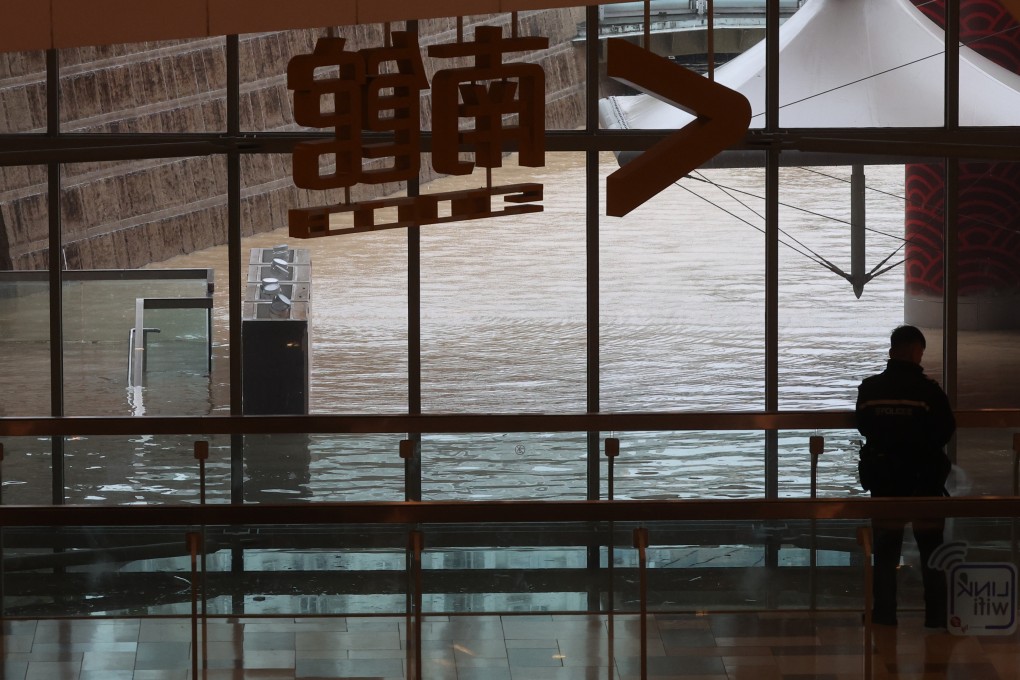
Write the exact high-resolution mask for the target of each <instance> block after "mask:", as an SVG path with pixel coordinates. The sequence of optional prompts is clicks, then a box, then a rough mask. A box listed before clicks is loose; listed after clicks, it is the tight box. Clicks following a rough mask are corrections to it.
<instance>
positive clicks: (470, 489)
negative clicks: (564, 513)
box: [421, 432, 587, 501]
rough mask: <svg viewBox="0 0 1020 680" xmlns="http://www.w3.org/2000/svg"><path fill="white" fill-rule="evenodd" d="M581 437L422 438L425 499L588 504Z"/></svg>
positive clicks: (550, 434)
mask: <svg viewBox="0 0 1020 680" xmlns="http://www.w3.org/2000/svg"><path fill="white" fill-rule="evenodd" d="M586 451H587V437H586V435H584V434H582V433H543V434H540V433H530V432H524V433H499V434H495V433H494V434H464V435H459V434H458V435H437V434H429V435H425V436H423V437H422V454H421V460H422V464H421V467H422V471H421V475H422V499H423V500H433V501H438V500H446V501H449V500H465V501H466V500H476V501H477V500H529V501H537V500H583V499H584V498H585V494H586V492H587V491H586V489H587V487H586V484H587V482H586V474H587V463H586V460H587V453H586Z"/></svg>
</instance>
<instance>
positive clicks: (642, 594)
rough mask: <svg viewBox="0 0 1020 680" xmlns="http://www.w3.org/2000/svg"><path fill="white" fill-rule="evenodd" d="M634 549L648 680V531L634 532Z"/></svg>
mask: <svg viewBox="0 0 1020 680" xmlns="http://www.w3.org/2000/svg"><path fill="white" fill-rule="evenodd" d="M634 547H635V548H637V551H638V575H639V578H638V602H639V603H640V605H641V614H640V616H641V619H640V624H641V625H640V635H641V680H648V558H647V548H648V529H647V528H646V527H638V528H637V529H635V530H634Z"/></svg>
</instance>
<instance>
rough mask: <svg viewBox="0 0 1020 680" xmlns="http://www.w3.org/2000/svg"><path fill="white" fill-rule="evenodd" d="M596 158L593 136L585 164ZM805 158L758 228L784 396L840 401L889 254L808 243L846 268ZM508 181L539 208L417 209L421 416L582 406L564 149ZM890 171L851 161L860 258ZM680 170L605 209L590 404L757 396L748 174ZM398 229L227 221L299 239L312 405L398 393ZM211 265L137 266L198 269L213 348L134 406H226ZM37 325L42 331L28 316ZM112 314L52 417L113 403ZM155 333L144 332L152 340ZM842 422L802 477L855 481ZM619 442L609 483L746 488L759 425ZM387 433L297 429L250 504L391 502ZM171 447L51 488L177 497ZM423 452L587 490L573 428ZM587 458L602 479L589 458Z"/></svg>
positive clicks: (580, 244) (21, 461)
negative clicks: (774, 265)
mask: <svg viewBox="0 0 1020 680" xmlns="http://www.w3.org/2000/svg"><path fill="white" fill-rule="evenodd" d="M614 169H615V161H614V160H613V159H612V157H611V156H609V155H607V156H606V158H605V159H604V162H603V164H602V174H603V176H604V175H606V174H608V173H609V172H611V171H612V170H614ZM825 172H826V173H827V174H829V175H835V176H838V178H836V179H834V178H831V177H825V176H822V175H819V174H817V173H815V172H812V171H810V170H803V169H796V168H792V169H786V170H784V171H783V175H782V188H781V201H782V203H783V204H784V207H783V208H782V209H781V214H780V220H781V225H780V226H781V230H782V233H783V237H782V238H783V241H784V242H785V243H786V244H788V245H784V246H781V248H780V266H781V275H780V290H779V295H780V305H779V306H780V319H779V324H780V356H779V372H780V389H779V406H780V408H782V409H845V408H850V407H852V404H853V400H854V398H855V396H856V386H857V384H858V382H859V381H860V379H861V378H862V377H863V376H865V375H867V374H868V373H871V372H873V371H875V370H877V369H879V368H881V366H882V365H883V358H884V354H885V346H886V339H887V337H888V332H889V330H890V329H891V328H892V327H893V326H895V325H896V324H897V323H899V322H900V321H901V319H902V300H903V289H902V270H901V269H896V270H894V271H892V272H890V273H889V274H886V275H885V276H883V277H879V278H878V279H876V280H874V281H873V282H872V283H870V284H869V285H868V287H867V288H866V289H865V292H864V295H863V297H862V298H861V299H859V300H858V299H857V298H855V296H854V295H853V292H852V289H851V287H850V284H849V283H847V282H846V281H845V280H844V279H842V278H840V277H839V276H836V275H835V274H833V273H832V272H831V271H829V270H828V269H826V268H825V267H823V266H822V265H820V264H819V263H818V262H816V261H813V260H812V259H811V257H812V254H813V253H817V254H820V255H822V256H824V257H825V258H827V259H828V260H831V261H832V262H833V263H834V264H835V265H837V266H839V267H841V268H843V269H845V270H849V267H850V262H849V253H850V239H849V227H848V222H849V204H850V189H849V184H848V181H846V180H848V178H849V174H850V173H849V168H829V169H826V170H825ZM524 179H532V180H535V181H540V182H543V183H544V184H545V201H544V203H545V207H546V209H545V211H544V212H543V213H539V214H535V215H526V216H520V217H514V218H511V219H502V220H500V219H496V220H488V221H484V222H482V221H479V222H466V223H461V224H454V225H436V226H429V227H426V228H423V229H422V234H421V244H422V262H421V272H422V274H421V276H422V302H421V309H422V357H421V360H422V400H423V405H424V410H425V411H426V412H500V413H513V412H545V413H554V412H581V411H584V410H586V406H587V405H586V402H585V398H586V397H585V394H586V386H585V375H586V366H587V357H586V342H587V337H586V329H585V318H586V313H587V312H586V308H585V304H586V302H585V300H586V294H585V275H586V250H585V248H586V245H585V238H584V234H585V227H584V167H583V157H582V156H580V155H577V154H550V155H549V156H548V157H547V166H546V167H545V168H540V169H538V170H537V172H536V171H535V170H534V169H526V168H517V167H515V166H508V167H507V168H505V169H504V170H503V171H502V173H501V174H500V176H499V177H497V179H496V181H497V182H499V183H510V182H516V181H522V180H524ZM702 180H708V181H702ZM471 181H475V182H477V181H478V180H477V179H474V180H472V178H468V180H467V181H465V179H463V178H460V179H447V180H440V181H438V182H436V183H435V184H434V185H430V186H428V187H426V191H435V190H447V189H450V188H454V186H466V185H468V184H470V183H471ZM902 183H903V174H902V168H901V167H889V168H878V167H875V168H868V184H869V186H872V187H874V188H876V189H877V191H873V192H869V194H868V199H867V200H868V204H867V210H868V225H869V228H870V229H871V231H869V234H868V256H867V259H868V263H869V265H874V264H876V263H878V262H879V261H880V260H881V259H882V258H884V257H886V256H887V255H888V254H889V253H890V252H892V251H894V250H895V249H896V248H898V247H899V244H900V237H899V235H901V234H902V231H903V226H902V225H903V203H902V199H897V198H896V196H900V195H902ZM681 184H682V185H683V186H685V187H687V188H688V189H689V191H688V190H687V189H683V188H680V187H675V188H671V189H669V190H667V191H666V192H664V193H663V194H661V195H660V196H659V197H657V198H655V199H653V200H652V201H651V202H650V203H649V204H648V205H646V206H644V207H642V208H640V209H638V210H637V211H635V212H634V213H633V214H632V215H630V216H628V217H627V218H621V219H618V218H603V227H602V229H601V235H600V244H599V248H600V250H599V262H600V264H599V266H600V289H599V295H600V300H599V315H600V318H601V325H600V328H599V329H598V332H599V344H600V348H601V356H600V375H601V385H600V390H601V409H602V410H604V411H649V410H688V411H699V410H723V411H734V410H738V411H739V410H762V409H764V407H765V401H764V399H765V396H764V371H765V343H764V328H765V319H764V313H765V311H764V310H765V294H764V291H765V278H764V277H765V266H764V236H763V228H764V220H763V218H762V217H761V216H762V215H763V214H764V211H763V202H762V201H761V200H760V198H759V197H761V196H762V195H763V194H764V173H763V171H762V170H761V169H757V168H755V169H744V170H739V169H738V170H720V171H712V172H704V173H703V175H699V177H698V178H693V179H685V180H684V181H683V182H682V183H681ZM407 239H408V236H407V233H406V232H405V231H402V230H391V231H383V232H378V233H369V234H355V235H349V236H343V237H333V238H325V239H313V240H309V241H302V242H297V241H293V240H289V239H288V238H287V235H286V229H285V228H281V229H278V230H276V231H274V232H271V233H266V234H262V235H259V236H256V237H252V238H248V239H246V241H245V243H244V248H245V249H247V248H249V247H271V246H272V245H275V244H276V243H280V242H289V243H290V245H291V246H293V247H300V248H307V249H309V250H310V251H311V259H312V266H313V277H314V283H313V295H312V297H313V303H312V325H311V332H312V346H313V357H312V378H311V382H312V384H311V409H312V411H313V412H318V413H400V412H406V409H407V406H406V404H407V389H408V387H407V377H406V373H407V359H406V355H407V328H408V321H407V292H406V291H407V280H406V279H407ZM245 252H246V251H245ZM226 261H227V253H226V248H225V247H216V248H211V249H208V250H206V251H202V252H198V253H192V254H190V255H188V256H187V257H186V258H179V259H177V260H171V261H167V262H163V263H158V264H156V265H154V266H155V267H211V268H214V269H215V270H216V280H217V291H216V294H215V308H214V329H215V330H214V368H213V374H212V378H211V380H206V379H205V378H204V376H202V379H201V380H197V381H196V380H192V379H191V378H181V377H179V375H168V376H167V379H166V380H164V381H161V382H160V383H159V384H158V385H157V384H156V383H155V382H153V383H151V384H150V385H149V386H148V387H147V388H146V390H145V394H144V401H145V412H146V414H149V415H201V414H207V413H226V412H228V409H229V407H228V378H227V369H228V359H227V347H228V337H227V322H228V316H227V315H228V309H227V308H228V304H227V301H228V296H229V290H228V286H227V279H228V276H227V265H226ZM83 309H84V307H83ZM40 323H42V322H41V321H40ZM42 329H43V330H42V331H41V335H42V336H43V337H45V325H43V326H42ZM126 333H127V330H126V327H125V328H124V329H118V330H116V332H113V336H112V337H111V338H110V339H108V340H105V339H104V340H103V341H102V342H97V343H88V342H84V341H83V342H78V343H77V344H75V345H73V346H71V345H69V347H68V355H67V356H68V361H67V369H68V377H67V386H68V388H69V390H71V394H72V396H71V397H70V401H71V403H73V404H74V407H73V408H71V409H69V411H68V412H69V413H71V412H74V413H82V414H91V415H98V414H106V415H126V414H127V413H129V412H130V402H129V401H128V393H127V392H126V391H125V389H124V387H125V386H124V376H123V370H122V366H123V361H122V359H121V357H123V356H124V352H126V349H125V348H126V344H125V343H126ZM153 342H154V343H159V344H157V345H156V346H155V347H154V349H162V347H161V344H162V342H163V339H162V338H161V337H155V338H153ZM35 345H36V347H35V350H36V351H37V352H38V353H39V355H40V357H42V360H41V363H40V362H37V363H39V365H37V366H34V367H33V368H32V372H33V373H35V374H36V375H38V376H42V380H40V381H39V382H40V383H41V384H42V389H41V390H40V393H41V394H43V395H46V388H47V385H46V381H45V376H46V375H48V368H46V351H47V350H46V348H45V346H44V345H43V346H39V343H38V340H37V341H36V343H35ZM182 361H183V360H182ZM171 363H172V364H173V365H178V364H177V360H173V361H172V362H171ZM187 363H188V364H189V365H190V363H191V360H190V359H188V361H187ZM76 385H80V389H78V388H76ZM76 390H77V391H76ZM47 399H48V396H44V397H43V399H42V401H41V404H36V405H35V406H33V409H34V410H31V411H27V412H24V411H21V409H22V408H24V405H23V404H21V405H19V404H18V403H17V402H14V401H12V400H11V399H10V398H9V396H7V397H4V401H3V402H0V407H2V408H4V409H5V410H6V412H7V414H9V415H13V414H15V413H18V414H20V413H28V414H32V415H37V414H38V413H46V412H48V401H47ZM811 434H815V433H814V432H810V433H808V432H802V433H784V434H783V435H782V436H781V438H780V449H781V459H780V477H781V478H780V490H781V491H780V492H781V494H782V495H784V496H788V495H801V496H803V495H806V493H807V488H808V486H809V480H808V471H809V468H810V461H809V456H808V453H807V439H808V436H809V435H811ZM854 435H855V433H852V432H844V433H827V453H826V455H825V457H824V458H823V462H822V465H821V476H820V479H819V489H820V493H821V494H822V495H835V496H843V495H847V494H855V493H859V487H858V485H857V482H856V478H855V461H856V445H855V444H854ZM621 438H622V447H621V455H620V458H619V459H618V460H617V461H616V462H615V467H614V470H613V477H614V492H615V496H616V497H617V498H676V497H717V498H737V497H749V496H761V495H762V494H763V493H764V481H763V477H764V437H763V435H762V434H761V433H758V432H676V433H650V432H649V433H625V434H623V435H621ZM398 439H399V437H396V436H382V435H377V436H333V435H316V436H312V437H309V441H308V445H307V451H304V454H305V455H307V467H306V469H301V470H295V471H294V472H293V474H283V475H282V476H280V475H276V474H275V473H274V475H273V476H272V479H271V480H270V481H268V482H263V481H259V479H260V474H261V472H262V471H261V470H249V480H248V482H247V483H248V492H251V493H252V494H254V495H255V496H260V500H272V499H275V498H280V500H290V499H292V498H293V497H295V496H299V497H310V498H313V499H316V500H399V499H402V498H403V486H402V475H403V462H402V461H401V459H400V458H399V457H398V455H397V440H398ZM190 447H191V442H190V440H188V438H181V437H177V438H168V437H148V438H145V439H144V440H143V441H137V442H121V443H120V444H118V443H116V442H113V441H110V440H109V439H107V438H93V440H92V441H79V442H74V443H73V445H72V446H71V447H70V449H69V455H68V472H67V479H68V484H69V487H70V491H69V493H70V496H71V500H73V501H86V500H96V501H100V500H101V501H104V502H115V503H125V502H159V501H168V500H175V501H179V500H182V499H194V498H196V497H197V482H196V474H195V472H196V471H197V467H196V465H195V464H194V462H193V461H192V460H191V448H190ZM282 448H286V447H282ZM299 448H301V449H302V450H304V447H303V446H302V447H299ZM422 450H423V461H422V474H423V495H424V497H425V498H427V499H469V498H471V499H474V498H523V497H527V498H540V499H554V498H573V499H578V498H583V497H584V494H585V488H586V483H585V470H586V455H587V454H586V445H585V440H584V437H583V435H568V434H510V435H504V434H491V435H480V436H428V437H425V439H424V441H423V449H422ZM8 451H9V452H10V453H12V454H14V455H15V457H16V458H18V457H19V456H20V458H18V460H17V462H16V463H15V464H13V465H8V466H7V468H5V475H6V477H7V479H8V482H7V483H8V484H9V485H11V486H12V488H11V489H10V491H11V492H12V493H13V494H14V495H15V496H17V495H18V491H17V488H16V487H17V486H19V485H20V486H22V487H24V488H25V489H26V491H25V493H28V489H29V488H35V489H48V484H49V482H48V472H47V473H44V474H43V470H42V468H44V467H45V465H36V466H35V467H33V465H32V463H31V462H30V461H29V458H32V457H34V459H35V461H37V462H38V461H41V460H45V459H46V457H47V456H48V446H47V443H46V442H32V443H26V442H10V443H8ZM228 451H229V446H228V444H227V442H225V441H224V442H219V441H215V442H214V445H213V446H212V450H211V459H210V464H209V471H210V476H211V478H210V498H211V499H214V500H218V501H221V502H222V501H223V500H225V499H226V498H228V497H229V484H228V482H227V475H228V474H229V464H228V455H229V454H228ZM287 455H299V454H297V453H294V454H287ZM278 463H279V461H275V462H274V465H277V467H278ZM301 465H303V463H302V464H301ZM601 465H602V468H603V480H604V481H603V484H602V486H603V491H604V492H605V490H606V488H607V483H606V481H605V479H606V476H607V475H608V470H607V463H606V461H605V460H603V461H602V462H601ZM36 475H40V476H39V477H38V478H36ZM13 480H18V481H17V482H15V481H13ZM26 482H28V483H26ZM248 492H246V495H249V494H248ZM249 497H252V498H254V496H251V495H249ZM5 500H6V497H5ZM11 502H16V501H14V500H12V501H11Z"/></svg>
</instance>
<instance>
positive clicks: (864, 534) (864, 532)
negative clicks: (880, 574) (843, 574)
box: [857, 527, 875, 680]
mask: <svg viewBox="0 0 1020 680" xmlns="http://www.w3.org/2000/svg"><path fill="white" fill-rule="evenodd" d="M871 538H872V537H871V527H858V529H857V542H858V543H859V544H860V546H861V548H863V550H864V680H871V677H872V668H871V665H872V664H871V634H872V627H871V610H872V609H873V608H874V596H873V590H872V588H873V583H874V578H875V574H874V571H873V568H872V566H871V553H872V540H871Z"/></svg>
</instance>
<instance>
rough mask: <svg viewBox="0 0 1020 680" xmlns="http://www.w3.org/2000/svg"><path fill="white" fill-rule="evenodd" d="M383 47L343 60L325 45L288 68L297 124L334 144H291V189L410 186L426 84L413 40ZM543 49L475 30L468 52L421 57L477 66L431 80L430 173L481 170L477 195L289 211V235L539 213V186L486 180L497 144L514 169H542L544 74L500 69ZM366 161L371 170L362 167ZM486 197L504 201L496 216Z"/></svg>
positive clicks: (436, 51)
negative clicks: (339, 223)
mask: <svg viewBox="0 0 1020 680" xmlns="http://www.w3.org/2000/svg"><path fill="white" fill-rule="evenodd" d="M390 42H391V43H392V44H390V45H386V46H384V47H378V48H367V49H363V50H360V51H358V52H351V51H347V50H345V40H344V39H343V38H322V39H320V40H319V41H318V43H317V44H316V46H315V51H314V52H313V53H312V54H306V55H299V56H296V57H294V58H293V59H291V61H290V63H289V64H288V67H287V86H288V88H290V89H292V90H294V119H295V121H296V122H297V123H299V124H300V125H304V126H308V127H317V128H333V129H334V134H333V138H332V139H326V140H316V141H313V142H303V143H300V144H297V145H296V146H295V148H294V156H293V164H294V169H293V176H294V183H295V185H297V186H299V187H301V188H304V189H313V190H328V189H346V190H349V189H350V188H351V187H352V186H354V185H356V184H359V183H367V184H382V183H389V182H399V181H409V180H413V179H416V178H417V177H418V172H419V170H420V159H421V151H422V149H421V133H420V132H419V129H420V117H421V110H420V102H421V92H422V91H423V90H427V89H429V82H428V79H427V77H426V74H425V67H424V65H423V63H422V59H421V49H420V47H419V45H418V36H417V35H416V34H415V33H413V32H409V31H404V32H394V33H393V34H392V39H391V41H390ZM547 46H548V40H547V39H546V38H538V37H528V38H518V37H513V38H510V39H505V38H503V35H502V29H500V28H498V27H491V26H484V27H479V28H478V29H476V31H475V41H474V42H464V43H455V44H448V45H435V46H432V47H430V48H429V54H430V56H434V57H437V58H441V59H452V58H465V57H473V60H474V63H473V65H472V66H468V67H464V68H451V69H446V70H440V71H438V72H437V73H436V74H435V76H434V77H433V87H432V94H433V101H434V105H433V109H432V119H433V127H434V130H433V140H432V156H433V167H434V169H435V170H436V171H438V172H441V173H445V174H453V175H466V174H470V173H471V172H472V171H473V169H474V167H475V165H479V166H481V167H484V168H486V171H487V174H486V186H485V187H482V188H479V189H470V190H465V191H451V192H445V193H432V194H429V195H427V196H419V197H397V198H385V199H379V200H373V201H362V202H354V203H352V202H350V199H349V193H348V194H347V196H348V198H347V200H346V201H345V202H343V203H340V204H337V205H329V206H322V207H315V208H300V209H294V210H291V211H290V235H291V236H294V237H297V238H309V237H314V236H330V235H335V234H340V233H353V232H358V231H368V230H374V229H388V228H397V227H410V226H419V225H424V224H436V223H440V222H453V221H460V220H470V219H480V218H484V217H493V216H499V215H511V214H521V213H526V212H539V211H541V210H542V206H541V205H540V204H537V203H536V202H537V201H541V200H542V185H541V184H532V183H526V184H513V185H506V186H501V187H494V186H492V182H491V175H490V174H489V173H490V172H491V169H492V168H496V167H501V166H502V159H503V147H504V142H511V143H515V144H516V147H517V150H518V159H519V162H520V164H521V165H524V166H528V167H537V166H541V165H543V164H544V162H545V73H544V72H543V70H542V68H541V67H540V66H537V65H535V64H527V63H513V62H510V63H504V57H505V55H506V54H507V53H510V52H520V51H525V50H536V49H542V48H545V47H547ZM366 132H367V133H371V135H366V134H364V133H366ZM369 139H370V140H371V141H367V140H369ZM462 151H467V152H469V153H472V154H473V155H474V161H473V162H468V161H462V160H461V159H460V153H461V152H462ZM365 161H369V162H371V163H372V165H370V167H369V169H366V168H365V167H364V164H365V163H364V162H365ZM380 161H382V165H381V166H380V163H379V162H380ZM494 196H503V201H504V203H505V204H507V205H504V206H502V209H500V210H493V207H492V199H493V197H494ZM444 204H445V205H444ZM441 206H443V207H445V209H443V207H441ZM394 207H395V208H397V220H396V221H394V222H387V223H377V222H376V211H378V210H380V209H382V208H394ZM337 213H352V215H353V222H354V224H353V226H347V227H341V228H333V227H332V226H331V225H330V215H333V214H337Z"/></svg>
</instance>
